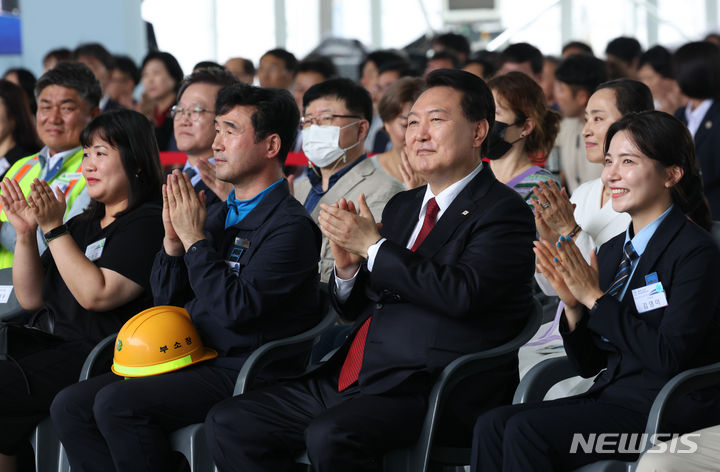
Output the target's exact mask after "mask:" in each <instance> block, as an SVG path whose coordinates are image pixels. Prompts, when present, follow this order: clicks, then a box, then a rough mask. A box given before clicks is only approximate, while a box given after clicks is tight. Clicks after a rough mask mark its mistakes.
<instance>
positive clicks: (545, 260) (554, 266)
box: [535, 236, 603, 308]
mask: <svg viewBox="0 0 720 472" xmlns="http://www.w3.org/2000/svg"><path fill="white" fill-rule="evenodd" d="M542 245H543V246H544V249H545V250H544V251H540V252H539V251H538V250H537V249H538V246H539V243H535V247H536V250H535V254H537V255H538V262H539V264H540V265H541V270H542V273H544V274H545V276H546V277H547V278H548V281H550V283H551V284H552V285H553V288H555V289H556V291H557V293H558V295H559V296H560V298H561V299H562V300H563V302H565V305H567V306H577V304H578V303H580V304H582V305H584V306H585V307H587V308H592V306H593V305H594V304H595V301H596V300H597V299H598V298H600V297H602V296H603V291H602V290H600V283H599V281H598V261H597V255H596V254H595V252H592V253H591V254H590V264H588V263H587V262H586V261H585V259H584V258H583V255H582V253H581V252H580V250H579V249H578V248H577V246H576V245H575V243H574V242H573V240H572V239H569V238H565V237H564V236H561V237H560V239H559V240H558V242H557V243H555V247H554V248H553V246H552V245H551V244H550V243H549V242H548V241H543V242H542ZM553 249H554V252H553V251H552V250H553ZM540 255H542V259H541V258H540ZM551 255H552V259H550V256H551ZM549 274H550V275H551V277H548V275H549ZM558 275H559V276H560V278H561V279H562V282H563V283H564V286H565V287H563V286H562V285H561V284H558V286H557V287H556V283H557V280H558ZM558 289H559V290H558ZM561 291H562V292H565V293H564V294H563V293H561ZM568 292H569V294H570V295H572V297H568V300H567V301H566V300H565V298H563V297H564V296H566V295H567V293H568Z"/></svg>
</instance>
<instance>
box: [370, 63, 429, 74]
mask: <svg viewBox="0 0 720 472" xmlns="http://www.w3.org/2000/svg"><path fill="white" fill-rule="evenodd" d="M388 71H395V72H397V73H398V78H403V77H417V76H418V75H419V74H418V73H417V71H416V70H415V69H413V67H412V65H411V64H410V63H409V62H408V61H393V62H387V63H385V64H383V65H382V66H381V67H378V75H380V74H382V73H383V72H388Z"/></svg>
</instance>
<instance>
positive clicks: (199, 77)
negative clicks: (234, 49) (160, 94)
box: [177, 67, 240, 102]
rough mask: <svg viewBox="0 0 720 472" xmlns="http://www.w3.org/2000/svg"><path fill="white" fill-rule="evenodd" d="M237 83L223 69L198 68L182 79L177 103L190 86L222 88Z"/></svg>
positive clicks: (228, 72) (227, 71) (235, 79)
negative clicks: (200, 85) (205, 85)
mask: <svg viewBox="0 0 720 472" xmlns="http://www.w3.org/2000/svg"><path fill="white" fill-rule="evenodd" d="M239 82H240V81H239V80H238V79H237V77H235V75H234V74H233V73H232V72H230V71H229V70H227V69H225V68H224V67H207V68H200V69H198V70H196V71H195V72H193V73H192V74H190V75H188V76H187V77H185V78H184V79H183V81H182V83H181V84H180V90H178V94H177V101H178V102H179V101H180V98H181V97H182V95H183V93H185V90H187V88H188V87H190V86H191V85H192V84H210V85H219V86H220V87H221V88H224V87H229V86H230V85H234V84H237V83H239Z"/></svg>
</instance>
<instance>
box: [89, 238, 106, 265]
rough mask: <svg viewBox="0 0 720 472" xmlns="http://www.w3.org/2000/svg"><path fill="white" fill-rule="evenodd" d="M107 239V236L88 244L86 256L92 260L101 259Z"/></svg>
mask: <svg viewBox="0 0 720 472" xmlns="http://www.w3.org/2000/svg"><path fill="white" fill-rule="evenodd" d="M105 239H106V238H102V239H100V240H99V241H95V242H94V243H92V244H90V245H88V247H86V248H85V257H87V258H88V259H90V260H91V261H92V262H95V261H96V260H98V259H100V256H102V253H103V249H105Z"/></svg>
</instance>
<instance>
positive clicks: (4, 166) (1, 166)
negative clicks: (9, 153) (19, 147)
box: [0, 157, 10, 174]
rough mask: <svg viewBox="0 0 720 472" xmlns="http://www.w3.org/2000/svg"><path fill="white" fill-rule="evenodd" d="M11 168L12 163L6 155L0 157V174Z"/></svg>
mask: <svg viewBox="0 0 720 472" xmlns="http://www.w3.org/2000/svg"><path fill="white" fill-rule="evenodd" d="M9 168H10V163H9V162H8V160H7V159H5V158H4V157H3V158H2V159H0V174H2V173H3V172H5V171H6V170H8V169H9Z"/></svg>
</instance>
